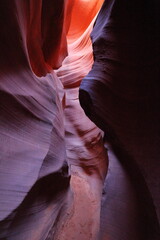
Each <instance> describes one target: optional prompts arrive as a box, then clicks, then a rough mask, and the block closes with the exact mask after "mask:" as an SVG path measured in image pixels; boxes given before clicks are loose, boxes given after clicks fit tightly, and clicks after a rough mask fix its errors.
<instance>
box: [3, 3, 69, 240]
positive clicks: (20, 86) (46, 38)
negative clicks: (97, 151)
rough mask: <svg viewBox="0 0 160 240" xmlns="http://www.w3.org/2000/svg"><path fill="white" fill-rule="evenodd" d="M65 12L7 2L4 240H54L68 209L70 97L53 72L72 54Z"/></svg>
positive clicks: (58, 7) (48, 5)
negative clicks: (65, 101) (66, 109)
mask: <svg viewBox="0 0 160 240" xmlns="http://www.w3.org/2000/svg"><path fill="white" fill-rule="evenodd" d="M64 7H65V5H64V1H59V2H57V1H41V0H40V1H39V0H38V1H32V0H27V1H18V0H13V1H9V0H2V1H1V2H0V29H1V31H0V135H1V137H0V239H1V240H5V239H7V240H23V239H24V240H27V239H28V240H31V239H32V240H34V239H35V240H37V239H39V240H40V239H43V240H44V239H53V236H54V233H55V226H56V224H57V223H58V219H61V217H62V216H63V215H64V210H65V208H66V205H67V202H69V201H68V200H67V198H68V197H69V196H70V194H69V179H70V177H69V175H68V167H67V164H66V150H65V142H64V121H63V118H64V116H63V111H62V103H61V101H62V98H63V89H62V84H61V83H60V81H59V79H58V78H57V76H56V75H55V73H54V72H53V71H52V70H51V69H52V67H53V66H54V67H55V66H59V65H60V63H61V61H62V59H63V58H64V57H65V56H66V53H67V48H66V35H65V34H64V33H63V31H62V29H63V25H64V24H63V19H64V17H63V16H64V11H65V9H64ZM57 11H58V14H57ZM46 12H47V15H46ZM59 16H60V17H59ZM55 22H56V24H54V23H55ZM53 25H54V28H53ZM42 75H43V76H42Z"/></svg>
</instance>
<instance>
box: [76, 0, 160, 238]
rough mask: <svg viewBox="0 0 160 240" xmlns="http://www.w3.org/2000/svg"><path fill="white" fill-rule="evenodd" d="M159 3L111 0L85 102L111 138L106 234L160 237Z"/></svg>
mask: <svg viewBox="0 0 160 240" xmlns="http://www.w3.org/2000/svg"><path fill="white" fill-rule="evenodd" d="M159 10H160V6H159V3H158V2H157V1H149V0H148V1H135V0H134V1H132V0H131V1H126V0H122V1H118V0H106V1H105V2H104V4H103V7H102V9H101V11H100V13H99V15H98V17H97V20H96V24H95V26H94V29H93V32H92V34H91V37H92V43H93V51H94V60H95V61H94V64H93V67H92V70H91V71H90V72H89V74H88V75H87V76H86V77H85V78H84V79H83V81H82V83H81V87H80V102H81V105H82V107H83V108H84V110H85V112H86V114H87V115H88V117H89V118H90V119H91V120H92V121H93V122H95V123H96V124H97V126H99V127H100V128H101V129H102V130H103V131H104V132H105V138H106V141H107V142H109V145H108V148H109V149H111V150H110V151H109V162H110V163H109V174H108V176H107V179H106V183H105V187H104V196H103V201H102V209H101V229H100V236H99V239H100V240H106V239H109V240H115V239H116V240H122V239H123V240H125V239H126V240H128V239H130V240H135V239H137V240H139V239H140V240H142V239H145V240H151V239H152V240H153V239H154V240H155V239H156V240H158V239H159V238H160V233H159V232H160V231H159V220H160V209H159V206H160V204H159V203H160V191H159V186H160V178H159V172H160V164H159V155H160V141H159V131H160V127H159V126H160V125H159V120H160V106H159V104H160V99H159V98H160V95H159V92H160V84H159V77H160V74H159V69H160V66H159V65H160V61H159V56H160V26H159V24H160V21H159V20H160V19H159V14H158V12H159Z"/></svg>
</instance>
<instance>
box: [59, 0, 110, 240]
mask: <svg viewBox="0 0 160 240" xmlns="http://www.w3.org/2000/svg"><path fill="white" fill-rule="evenodd" d="M88 4H89V7H88ZM101 4H102V1H97V0H96V1H92V2H90V1H85V2H84V1H76V2H74V4H73V6H72V12H71V20H70V26H69V29H68V34H67V42H68V56H67V57H66V58H65V60H64V61H63V63H62V67H60V68H59V69H58V70H57V71H56V73H57V75H58V77H59V78H60V80H61V81H62V83H63V86H64V90H65V111H64V113H65V130H66V138H65V139H66V150H67V160H68V164H69V166H70V169H71V187H72V190H73V193H74V202H73V207H72V213H71V214H70V216H69V218H68V221H67V222H66V223H65V224H64V226H63V229H62V234H59V236H58V240H59V239H60V240H62V239H63V240H67V239H77V240H81V239H83V240H88V239H96V237H97V234H98V231H99V220H100V204H101V195H102V186H103V182H104V178H105V175H106V171H107V163H108V161H107V160H108V159H107V153H106V150H105V148H104V143H103V140H102V131H101V130H100V129H99V128H98V127H96V125H95V124H94V123H93V122H92V121H91V120H90V119H89V118H88V117H87V116H86V115H85V113H84V111H83V109H82V108H81V107H80V104H79V98H78V92H79V86H80V83H81V80H82V78H83V77H84V76H85V75H87V73H88V72H89V71H90V69H91V66H92V64H93V53H92V44H91V40H90V33H91V31H92V28H93V24H94V22H95V17H96V14H97V11H98V10H99V8H100V5H101ZM88 11H89V12H88ZM80 17H81V18H80Z"/></svg>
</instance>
